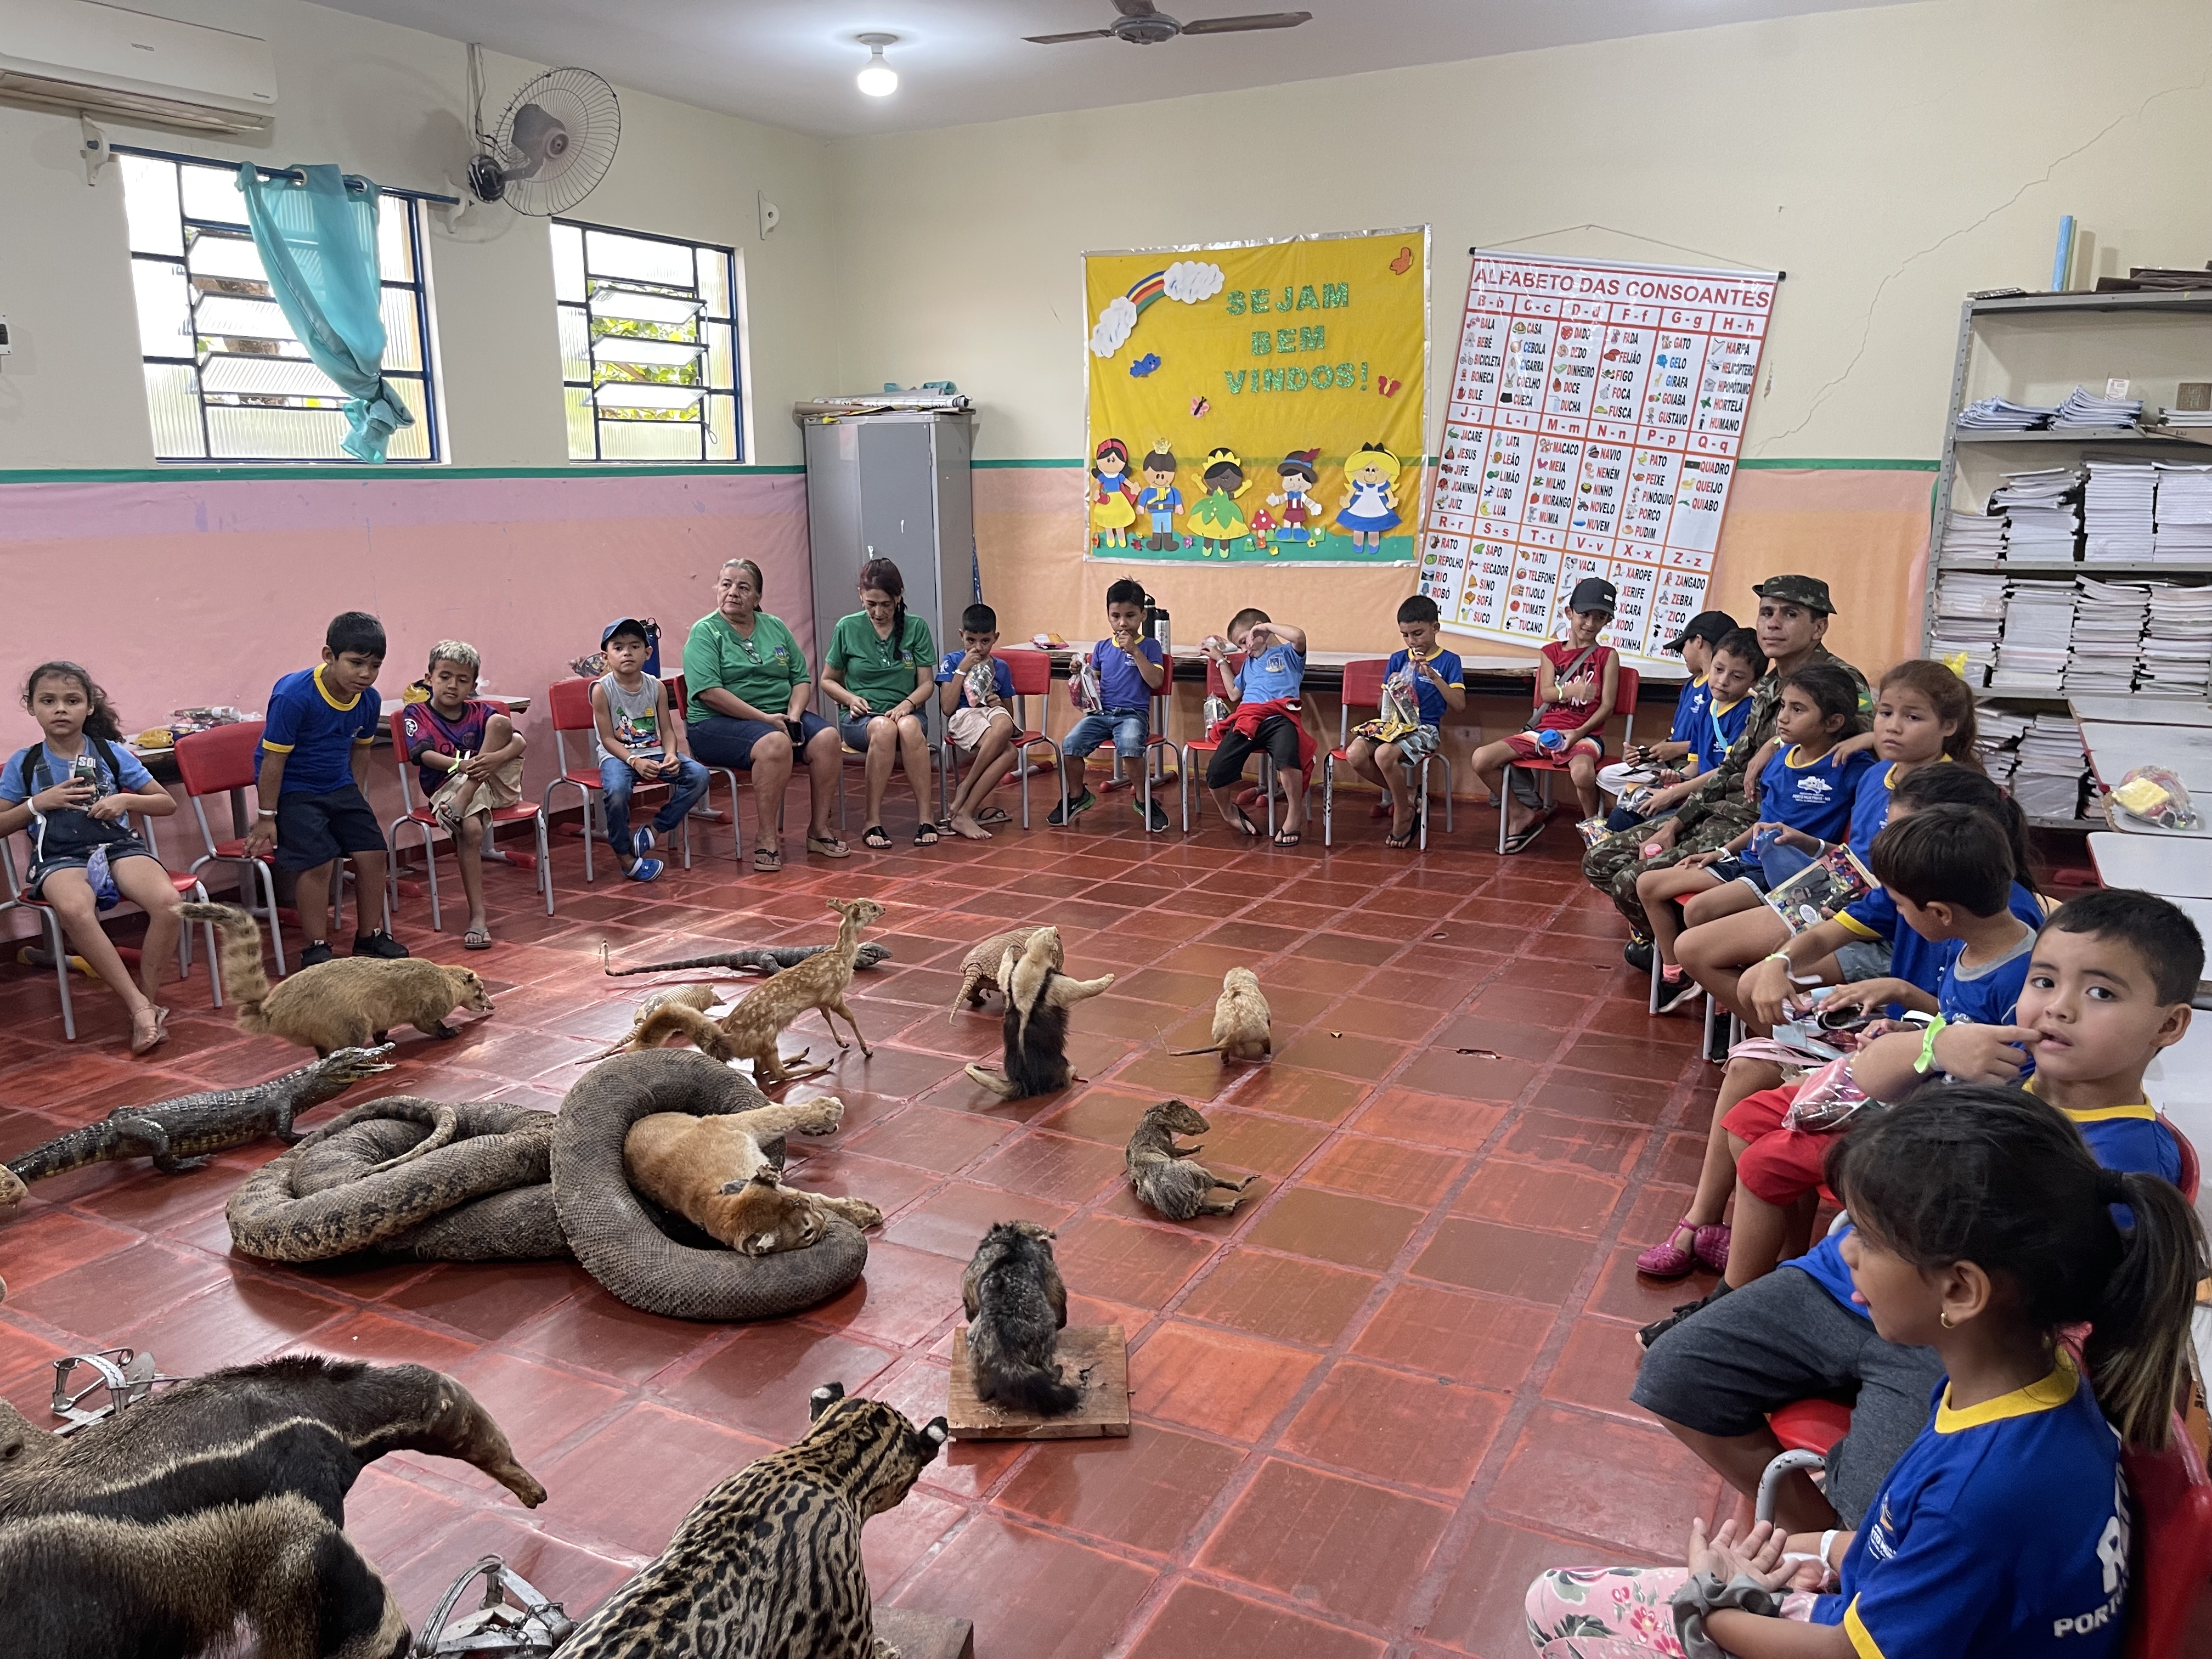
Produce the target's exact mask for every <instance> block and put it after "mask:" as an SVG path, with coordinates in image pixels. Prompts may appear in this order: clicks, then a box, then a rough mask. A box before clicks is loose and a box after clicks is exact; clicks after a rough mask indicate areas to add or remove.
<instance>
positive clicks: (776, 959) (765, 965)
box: [599, 944, 890, 979]
mask: <svg viewBox="0 0 2212 1659" xmlns="http://www.w3.org/2000/svg"><path fill="white" fill-rule="evenodd" d="M828 949H829V946H828V945H738V947H737V948H736V949H735V950H733V951H720V952H719V953H718V954H716V955H714V956H711V957H684V959H683V960H682V961H681V962H648V963H641V964H640V965H639V966H637V967H635V968H617V967H616V966H615V965H614V964H613V963H611V961H609V960H608V958H607V947H606V946H605V944H602V945H600V946H599V967H600V969H602V970H603V971H604V972H605V975H606V976H607V977H608V978H609V979H621V978H622V977H623V976H624V975H629V974H663V973H673V972H675V971H676V970H678V969H684V968H734V969H739V970H740V971H746V972H751V973H756V974H760V975H764V976H768V977H773V976H774V975H777V974H780V973H781V972H782V971H783V970H784V969H787V968H796V967H798V966H799V963H802V962H804V961H805V960H806V958H807V957H811V956H815V955H817V954H818V953H820V952H821V951H826V950H828ZM888 957H890V951H889V950H888V949H886V948H885V947H884V946H883V945H861V946H860V947H859V948H858V949H857V950H855V951H854V952H853V966H854V967H855V968H872V967H874V966H875V965H876V964H877V963H879V962H882V961H884V960H886V959H887V958H888Z"/></svg>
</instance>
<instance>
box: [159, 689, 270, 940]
mask: <svg viewBox="0 0 2212 1659" xmlns="http://www.w3.org/2000/svg"><path fill="white" fill-rule="evenodd" d="M263 726H264V722H263V721H260V720H240V721H239V722H238V723H237V724H236V725H234V726H210V727H209V728H208V729H207V730H206V731H204V732H188V733H186V734H185V736H183V737H181V738H178V739H177V746H176V748H175V750H173V753H174V754H175V756H176V757H177V776H178V777H179V780H181V781H182V782H183V784H184V787H185V799H188V800H190V801H191V804H192V816H193V817H195V818H197V820H198V821H199V826H200V840H201V842H203V843H204V845H205V846H206V848H207V850H206V851H205V852H204V853H203V854H201V855H200V856H199V857H198V858H196V859H194V860H192V862H191V872H192V873H193V874H194V875H197V874H198V873H199V870H200V866H203V865H207V864H232V865H236V866H238V869H239V883H238V889H239V893H238V896H239V902H240V903H241V904H243V905H244V906H245V907H246V908H247V909H249V910H254V911H255V914H256V915H258V916H259V917H260V918H261V920H262V921H264V922H265V923H267V924H268V927H269V947H270V950H271V951H273V952H274V953H275V955H276V976H277V977H278V978H279V979H282V978H283V976H284V973H285V966H284V934H283V929H282V928H281V927H279V926H278V925H277V921H276V872H275V868H274V865H273V860H272V856H271V854H267V853H264V854H261V855H260V856H259V857H258V858H256V857H249V856H248V855H247V854H246V838H245V837H244V836H232V837H230V838H229V839H228V840H226V841H217V840H216V835H215V829H214V828H213V827H212V826H211V825H210V823H208V815H207V798H208V797H209V796H210V795H227V794H229V793H231V792H233V791H234V790H246V791H251V790H252V787H253V757H254V755H255V754H256V753H257V752H258V750H259V749H260V747H261V732H262V729H263ZM257 889H258V891H259V892H260V895H261V905H260V907H259V908H258V910H257V909H255V906H254V904H253V901H252V891H253V890H257Z"/></svg>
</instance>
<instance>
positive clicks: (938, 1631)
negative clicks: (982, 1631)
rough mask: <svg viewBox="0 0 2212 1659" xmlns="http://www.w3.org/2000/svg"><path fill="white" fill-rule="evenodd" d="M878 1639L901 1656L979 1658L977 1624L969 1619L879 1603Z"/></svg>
mask: <svg viewBox="0 0 2212 1659" xmlns="http://www.w3.org/2000/svg"><path fill="white" fill-rule="evenodd" d="M872 1617H873V1619H874V1620H875V1623H876V1640H878V1642H884V1643H887V1644H890V1646H892V1647H895V1648H896V1649H897V1650H899V1659H975V1626H973V1625H971V1624H969V1622H968V1621H967V1620H965V1619H948V1618H946V1617H945V1615H944V1614H943V1613H922V1612H920V1611H918V1610H917V1609H915V1608H913V1607H884V1605H883V1604H882V1603H881V1602H878V1603H877V1605H876V1607H875V1608H874V1610H873V1612H872Z"/></svg>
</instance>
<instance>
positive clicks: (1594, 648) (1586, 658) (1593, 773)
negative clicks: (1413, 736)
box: [1474, 576, 1620, 853]
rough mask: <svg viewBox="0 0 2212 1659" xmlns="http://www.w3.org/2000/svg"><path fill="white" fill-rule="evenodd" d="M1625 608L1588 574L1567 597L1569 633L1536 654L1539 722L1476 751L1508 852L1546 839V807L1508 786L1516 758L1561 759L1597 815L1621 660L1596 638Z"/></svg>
mask: <svg viewBox="0 0 2212 1659" xmlns="http://www.w3.org/2000/svg"><path fill="white" fill-rule="evenodd" d="M1619 605H1620V596H1619V594H1618V593H1616V592H1615V591H1614V589H1613V584H1612V583H1611V582H1609V581H1606V580H1602V579H1601V578H1600V577H1596V576H1585V577H1583V580H1580V581H1578V582H1577V583H1576V584H1575V587H1574V592H1571V594H1569V595H1568V596H1567V635H1566V637H1565V639H1563V640H1553V641H1552V642H1551V643H1550V644H1548V645H1547V646H1545V647H1543V649H1542V650H1541V652H1539V653H1537V658H1536V702H1537V705H1538V707H1537V714H1536V720H1535V724H1534V725H1533V726H1530V727H1529V728H1528V730H1527V731H1525V732H1514V733H1513V735H1512V736H1510V737H1509V738H1503V739H1501V740H1500V741H1498V742H1497V743H1486V744H1483V745H1482V747H1481V748H1480V749H1478V750H1475V751H1474V775H1475V776H1477V777H1479V778H1480V779H1481V780H1482V781H1483V785H1484V787H1486V788H1487V789H1488V790H1489V791H1490V798H1491V799H1492V800H1494V801H1496V802H1497V803H1498V811H1501V812H1504V813H1505V814H1507V818H1506V823H1505V831H1506V834H1505V851H1507V852H1509V853H1518V852H1521V851H1523V850H1524V849H1525V848H1527V847H1528V844H1529V843H1530V842H1533V841H1534V840H1535V839H1536V837H1537V836H1539V835H1541V834H1542V833H1543V829H1544V824H1545V823H1546V821H1547V820H1546V818H1545V817H1544V816H1543V815H1542V813H1541V811H1540V809H1537V808H1534V807H1530V806H1525V805H1522V803H1521V802H1520V801H1519V800H1517V799H1514V798H1513V795H1512V793H1511V792H1510V790H1508V789H1507V788H1506V787H1505V769H1506V768H1507V767H1508V766H1509V765H1510V764H1511V763H1513V762H1515V761H1516V760H1522V761H1534V760H1563V761H1565V762H1566V763H1567V775H1568V776H1569V777H1570V778H1571V779H1572V780H1573V781H1574V786H1575V795H1576V798H1577V800H1578V801H1579V802H1580V804H1581V806H1582V816H1583V817H1585V818H1588V817H1594V816H1595V814H1596V812H1597V806H1598V799H1597V769H1598V764H1599V763H1600V762H1601V761H1603V760H1604V759H1605V740H1604V738H1602V737H1601V736H1600V735H1599V734H1600V733H1601V732H1603V731H1604V729H1605V723H1606V721H1607V720H1609V719H1610V718H1612V715H1613V698H1614V696H1616V695H1617V694H1618V692H1619V690H1620V653H1618V652H1616V651H1614V650H1613V647H1611V646H1609V645H1600V644H1599V643H1598V635H1601V634H1602V633H1604V632H1605V629H1606V624H1607V623H1610V622H1611V621H1612V620H1613V611H1614V610H1615V609H1616V608H1618V606H1619Z"/></svg>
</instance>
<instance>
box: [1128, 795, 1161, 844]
mask: <svg viewBox="0 0 2212 1659" xmlns="http://www.w3.org/2000/svg"><path fill="white" fill-rule="evenodd" d="M1151 806H1152V816H1151V817H1149V818H1146V814H1145V807H1146V800H1145V798H1144V797H1143V796H1142V795H1139V796H1138V797H1137V799H1134V800H1133V801H1131V802H1130V803H1129V810H1130V811H1132V812H1134V813H1135V814H1136V815H1137V816H1138V817H1139V818H1145V828H1146V829H1149V830H1151V831H1152V833H1153V834H1155V835H1158V833H1159V832H1160V831H1161V830H1163V829H1166V828H1167V827H1168V813H1167V808H1165V807H1164V806H1162V805H1160V804H1159V802H1158V801H1157V800H1156V801H1153V802H1152V803H1151Z"/></svg>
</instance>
